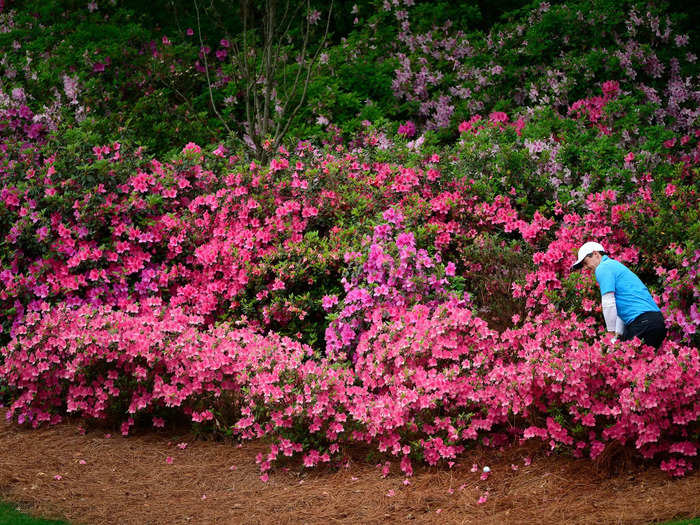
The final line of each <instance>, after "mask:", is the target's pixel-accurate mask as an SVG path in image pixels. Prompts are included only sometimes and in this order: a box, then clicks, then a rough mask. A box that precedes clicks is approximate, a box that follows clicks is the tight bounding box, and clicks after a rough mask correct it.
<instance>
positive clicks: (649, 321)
mask: <svg viewBox="0 0 700 525" xmlns="http://www.w3.org/2000/svg"><path fill="white" fill-rule="evenodd" d="M635 337H639V338H640V339H641V340H642V341H644V344H647V345H649V346H653V347H654V348H656V349H657V350H658V349H659V347H660V346H661V343H663V341H664V338H665V337H666V323H664V316H663V315H661V312H644V313H643V314H640V315H638V316H637V317H635V318H634V321H632V322H631V323H630V324H628V325H627V326H625V333H624V334H622V337H620V339H621V340H622V341H629V340H630V339H634V338H635Z"/></svg>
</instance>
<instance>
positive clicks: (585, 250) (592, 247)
mask: <svg viewBox="0 0 700 525" xmlns="http://www.w3.org/2000/svg"><path fill="white" fill-rule="evenodd" d="M593 252H600V253H605V248H603V246H602V245H601V244H598V243H597V242H587V243H586V244H584V245H583V246H581V247H580V248H579V249H578V259H577V260H576V262H575V263H574V264H572V265H571V269H572V270H578V269H579V268H580V267H581V263H583V259H584V258H585V257H586V256H587V255H590V254H592V253H593Z"/></svg>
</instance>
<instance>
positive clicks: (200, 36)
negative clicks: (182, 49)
mask: <svg viewBox="0 0 700 525" xmlns="http://www.w3.org/2000/svg"><path fill="white" fill-rule="evenodd" d="M194 9H195V11H196V13H197V33H198V34H199V49H200V52H201V53H202V57H203V58H204V72H205V73H206V76H207V88H208V89H209V100H210V102H211V107H212V108H213V109H214V113H215V114H216V116H217V117H218V118H219V120H220V121H221V123H222V124H223V125H224V127H225V128H226V131H227V132H228V134H229V135H233V131H231V128H230V127H229V126H228V124H226V121H225V120H224V118H223V117H222V116H221V114H220V113H219V110H218V109H217V108H216V103H215V102H214V93H213V91H212V89H211V79H210V78H209V64H208V63H207V54H206V53H205V52H204V41H203V40H202V26H201V24H200V22H199V5H197V0H194Z"/></svg>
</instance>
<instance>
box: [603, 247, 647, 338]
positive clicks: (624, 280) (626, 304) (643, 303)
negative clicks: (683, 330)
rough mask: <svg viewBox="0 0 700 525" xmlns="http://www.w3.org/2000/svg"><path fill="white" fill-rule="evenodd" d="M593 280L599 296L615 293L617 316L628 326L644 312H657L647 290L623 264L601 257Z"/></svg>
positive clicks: (605, 256)
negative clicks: (596, 282) (597, 287)
mask: <svg viewBox="0 0 700 525" xmlns="http://www.w3.org/2000/svg"><path fill="white" fill-rule="evenodd" d="M595 278H596V280H597V281H598V286H600V294H601V295H605V294H606V293H609V292H614V293H615V305H616V306H617V315H618V316H620V318H621V319H622V320H623V321H624V322H625V324H630V323H631V322H632V321H634V320H635V319H636V318H637V316H639V315H640V314H643V313H644V312H658V311H659V307H658V306H656V303H655V302H654V299H653V298H652V296H651V294H650V293H649V290H648V289H647V287H646V286H644V283H643V282H642V281H641V280H640V279H639V277H637V276H636V275H635V274H634V273H633V272H632V270H630V269H629V268H627V266H625V265H624V264H622V263H620V262H617V261H616V260H615V259H611V258H610V257H608V256H607V255H604V256H603V259H602V260H601V261H600V264H599V265H598V267H597V268H596V269H595Z"/></svg>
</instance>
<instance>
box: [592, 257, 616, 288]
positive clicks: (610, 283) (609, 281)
mask: <svg viewBox="0 0 700 525" xmlns="http://www.w3.org/2000/svg"><path fill="white" fill-rule="evenodd" d="M595 278H596V280H597V281H598V286H600V295H605V294H606V293H610V292H613V293H614V292H615V275H614V273H613V271H612V268H610V267H609V266H608V265H607V264H599V265H598V268H596V269H595Z"/></svg>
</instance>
